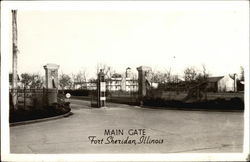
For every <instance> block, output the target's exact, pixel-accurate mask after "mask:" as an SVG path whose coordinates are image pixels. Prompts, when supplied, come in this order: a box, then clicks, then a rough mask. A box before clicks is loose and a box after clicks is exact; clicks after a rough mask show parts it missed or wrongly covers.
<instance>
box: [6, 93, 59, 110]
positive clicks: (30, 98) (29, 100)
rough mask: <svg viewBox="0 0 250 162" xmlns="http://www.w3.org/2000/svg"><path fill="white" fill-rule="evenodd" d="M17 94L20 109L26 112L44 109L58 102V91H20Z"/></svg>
mask: <svg viewBox="0 0 250 162" xmlns="http://www.w3.org/2000/svg"><path fill="white" fill-rule="evenodd" d="M16 92H17V100H18V107H19V108H23V109H25V110H29V109H43V108H44V107H45V106H46V107H47V106H49V105H50V106H51V105H52V104H53V103H56V102H57V89H18V90H16ZM10 96H11V95H10Z"/></svg>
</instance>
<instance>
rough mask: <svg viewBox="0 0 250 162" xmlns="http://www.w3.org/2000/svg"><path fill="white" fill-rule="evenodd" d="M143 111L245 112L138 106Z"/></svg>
mask: <svg viewBox="0 0 250 162" xmlns="http://www.w3.org/2000/svg"><path fill="white" fill-rule="evenodd" d="M136 107H137V108H140V109H141V108H142V109H160V110H181V111H210V112H244V110H237V109H232V110H223V109H201V108H190V109H189V108H177V107H176V108H174V107H157V108H156V107H150V106H136Z"/></svg>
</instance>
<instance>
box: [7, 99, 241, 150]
mask: <svg viewBox="0 0 250 162" xmlns="http://www.w3.org/2000/svg"><path fill="white" fill-rule="evenodd" d="M89 105H90V103H89V101H81V100H71V107H72V112H73V113H74V114H73V115H71V116H69V117H66V118H62V119H57V120H51V121H46V122H40V123H33V124H28V125H19V126H14V127H11V128H10V146H11V152H12V153H194V152H196V153H197V152H199V153H201V152H202V153H213V152H216V153H217V152H219V153H220V152H242V145H243V112H208V111H180V110H161V109H147V108H139V107H135V106H128V105H122V104H109V105H108V108H106V109H91V108H90V107H89ZM105 129H121V130H123V131H124V132H123V135H116V136H114V140H116V139H119V140H125V139H126V138H127V136H128V131H129V130H130V129H133V130H134V129H145V136H150V141H152V140H155V141H156V140H159V141H160V142H161V141H162V140H163V143H161V144H152V143H151V144H138V143H136V144H134V143H132V144H104V142H105V141H106V138H107V137H108V136H107V135H104V131H105ZM130 133H131V134H132V133H136V132H135V131H131V132H130ZM137 133H140V132H139V131H137ZM89 136H97V138H98V139H99V140H100V141H99V142H101V139H102V138H104V141H103V144H91V142H90V140H89V138H88V137H89ZM141 136H142V135H131V136H129V139H130V140H131V141H133V140H135V141H136V142H138V141H139V139H140V138H141ZM106 143H107V141H106Z"/></svg>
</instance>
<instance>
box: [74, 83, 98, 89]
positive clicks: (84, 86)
mask: <svg viewBox="0 0 250 162" xmlns="http://www.w3.org/2000/svg"><path fill="white" fill-rule="evenodd" d="M73 88H74V89H85V90H96V88H97V87H96V82H74V86H73Z"/></svg>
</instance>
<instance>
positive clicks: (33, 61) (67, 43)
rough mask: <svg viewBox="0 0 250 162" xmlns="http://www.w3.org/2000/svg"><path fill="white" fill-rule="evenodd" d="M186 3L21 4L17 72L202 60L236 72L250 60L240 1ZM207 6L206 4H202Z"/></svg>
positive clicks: (177, 68) (222, 71) (212, 68)
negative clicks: (131, 6)
mask: <svg viewBox="0 0 250 162" xmlns="http://www.w3.org/2000/svg"><path fill="white" fill-rule="evenodd" d="M215 6H216V5H211V6H205V4H204V5H200V6H197V8H199V9H197V10H196V9H194V10H191V9H189V10H185V9H184V10H183V6H182V8H181V9H180V8H178V6H177V7H176V5H175V9H176V10H175V9H171V10H168V8H171V4H169V5H168V6H167V7H166V10H164V9H162V8H163V7H162V8H161V10H159V11H157V10H138V11H137V10H133V11H129V10H128V11H126V10H105V11H101V10H95V11H91V10H89V11H86V10H82V11H25V10H18V13H17V19H18V48H19V51H20V54H19V55H18V73H23V72H30V73H35V72H39V73H41V74H44V70H43V65H45V64H47V63H56V64H58V65H60V70H59V72H60V73H61V72H64V73H67V74H70V73H76V72H78V71H79V70H81V69H86V70H87V71H88V76H89V77H92V76H94V72H95V71H96V65H97V63H105V64H107V65H109V66H111V67H113V68H114V69H115V70H116V71H117V72H125V69H126V68H127V67H131V68H132V70H133V71H135V72H136V69H135V68H136V67H138V66H141V65H146V66H150V67H152V68H153V69H155V70H164V69H169V68H171V70H172V72H173V73H175V74H179V75H182V74H183V70H184V69H185V68H186V67H188V66H196V67H197V68H200V69H201V65H202V64H205V65H206V67H207V70H208V71H209V72H210V74H212V75H213V76H216V75H226V74H229V73H234V72H239V70H240V66H242V65H244V63H245V59H248V48H249V47H248V36H249V34H248V30H249V29H248V20H247V19H248V15H247V14H246V12H245V10H242V8H240V7H237V6H236V7H235V8H234V7H232V6H231V7H230V8H227V7H226V6H227V5H224V6H225V7H223V5H220V6H219V7H218V6H217V8H216V9H215V8H214V7H215ZM186 7H187V8H190V6H186ZM202 7H203V8H204V10H203V9H202Z"/></svg>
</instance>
